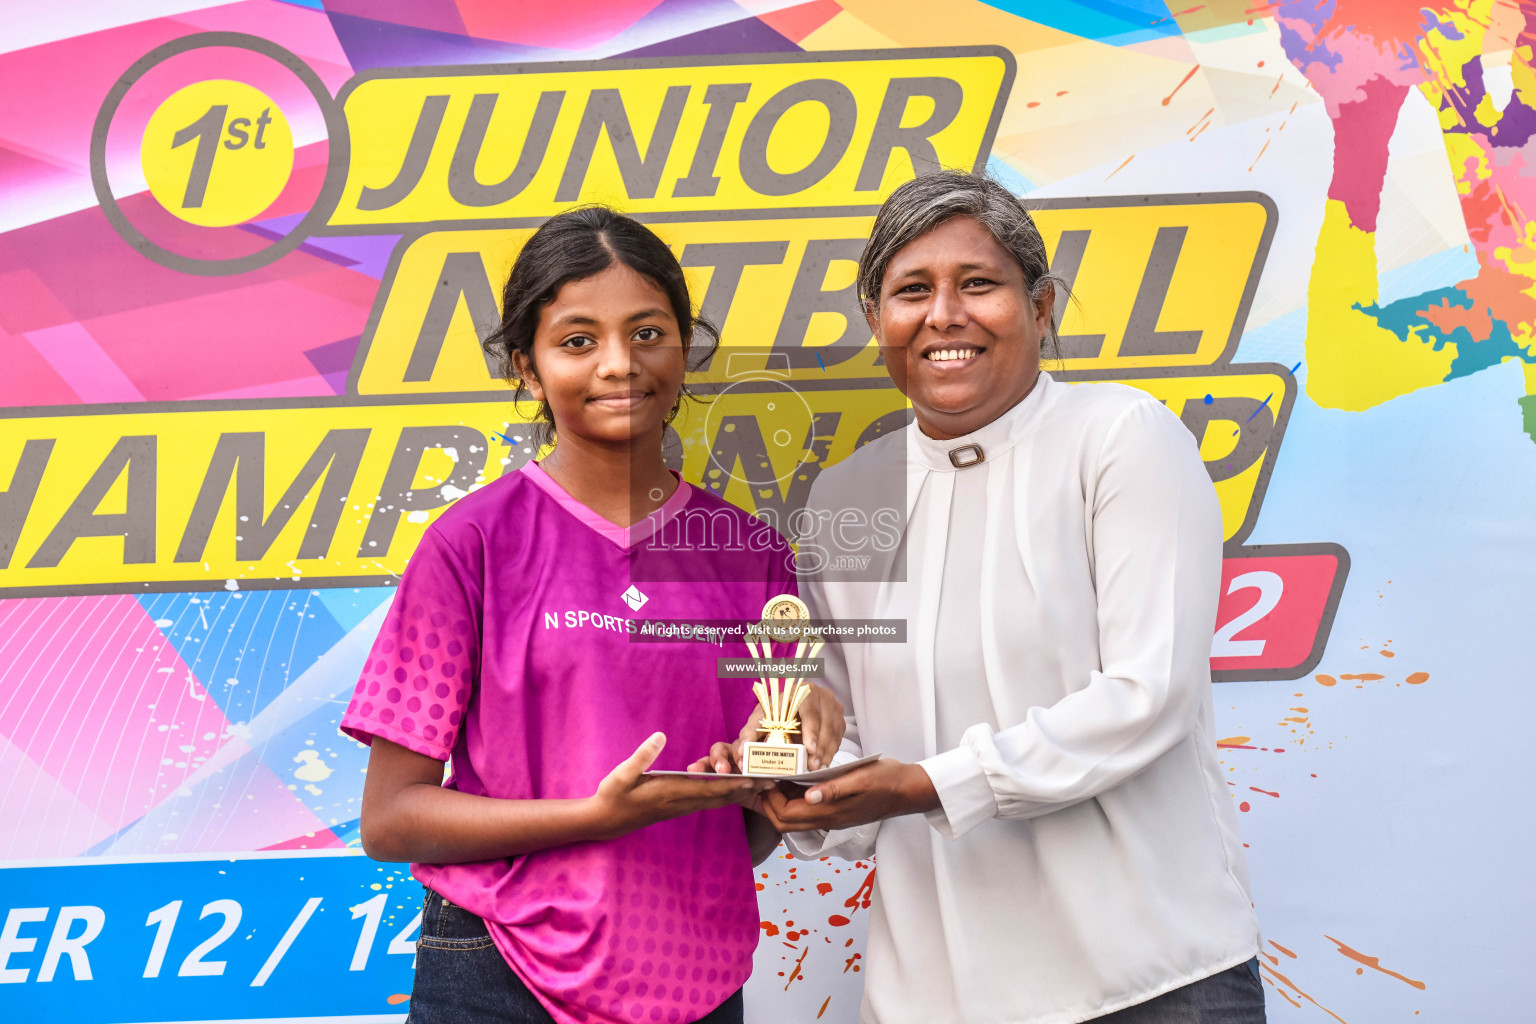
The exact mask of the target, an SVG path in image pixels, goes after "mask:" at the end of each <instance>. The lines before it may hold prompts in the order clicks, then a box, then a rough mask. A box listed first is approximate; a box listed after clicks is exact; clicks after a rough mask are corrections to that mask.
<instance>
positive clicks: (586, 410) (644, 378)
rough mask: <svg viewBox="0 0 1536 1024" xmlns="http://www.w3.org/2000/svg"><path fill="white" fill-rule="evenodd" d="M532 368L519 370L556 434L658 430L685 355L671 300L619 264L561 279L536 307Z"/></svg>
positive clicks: (627, 434) (607, 440) (607, 436)
mask: <svg viewBox="0 0 1536 1024" xmlns="http://www.w3.org/2000/svg"><path fill="white" fill-rule="evenodd" d="M533 358H534V366H535V370H536V372H529V369H528V368H527V367H526V366H524V365H521V360H520V361H519V362H520V365H519V366H518V371H519V373H520V374H521V375H522V377H523V381H524V383H525V384H526V386H527V388H528V391H529V393H530V394H532V395H533V397H534V398H535V399H538V400H540V401H543V402H547V403H548V404H549V408H550V412H551V413H552V414H553V415H554V418H555V433H556V434H557V436H559V437H562V438H565V437H573V436H574V437H580V438H582V439H584V440H587V441H591V442H594V443H598V444H608V445H623V444H630V443H633V442H635V441H639V440H643V439H646V438H648V437H649V436H650V435H653V434H654V435H656V436H657V437H658V438H659V437H660V434H661V431H662V427H663V424H664V422H665V420H666V417H667V414H668V413H669V412H671V411H672V406H673V405H674V404H675V403H676V402H677V396H678V393H679V390H680V389H681V387H682V383H683V375H684V372H685V371H686V369H687V366H686V364H687V354H686V350H685V348H684V345H683V338H682V335H681V332H680V330H679V328H678V323H677V317H676V316H674V315H673V313H672V302H671V300H670V299H668V298H667V293H666V292H665V291H663V290H662V289H661V287H660V286H658V285H657V284H656V282H654V281H652V280H651V279H650V278H648V277H645V276H644V275H642V274H638V273H636V272H635V271H633V270H631V269H630V268H629V267H626V266H624V265H623V264H622V263H615V264H614V265H613V266H611V267H609V268H608V269H607V270H604V271H601V272H600V273H597V274H594V275H592V276H591V277H587V278H582V279H581V280H579V281H570V282H567V283H566V284H565V285H564V286H563V287H562V288H561V289H560V291H559V292H558V293H557V294H556V295H555V298H554V301H552V302H550V303H549V304H548V305H546V306H545V307H544V308H543V310H542V311H541V312H540V313H539V324H538V327H537V329H536V330H535V332H534V339H533Z"/></svg>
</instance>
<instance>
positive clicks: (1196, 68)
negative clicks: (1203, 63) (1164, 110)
mask: <svg viewBox="0 0 1536 1024" xmlns="http://www.w3.org/2000/svg"><path fill="white" fill-rule="evenodd" d="M1199 70H1200V65H1199V64H1196V65H1195V66H1194V67H1192V68H1190V69H1189V74H1187V75H1185V76H1184V77H1183V78H1181V79H1180V80H1179V84H1178V85H1176V86H1174V87H1173V92H1171V93H1169V94H1168V95H1167V96H1164V97H1163V106H1165V107H1166V106H1167V105H1168V101H1169V100H1171V99H1173V97H1174V94H1175V93H1177V92H1178V91H1179V90H1180V89H1182V88H1184V83H1185V82H1187V81H1189V80H1190V79H1191V78H1194V77H1195V72H1196V71H1199Z"/></svg>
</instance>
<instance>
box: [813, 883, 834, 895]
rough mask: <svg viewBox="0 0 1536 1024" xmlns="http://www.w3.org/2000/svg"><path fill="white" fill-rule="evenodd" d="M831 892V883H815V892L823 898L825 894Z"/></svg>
mask: <svg viewBox="0 0 1536 1024" xmlns="http://www.w3.org/2000/svg"><path fill="white" fill-rule="evenodd" d="M831 891H832V883H831V882H817V883H816V892H817V893H819V894H820V895H822V896H825V895H826V894H827V893H829V892H831Z"/></svg>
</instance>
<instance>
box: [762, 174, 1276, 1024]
mask: <svg viewBox="0 0 1536 1024" xmlns="http://www.w3.org/2000/svg"><path fill="white" fill-rule="evenodd" d="M1057 287H1058V285H1057V283H1056V282H1055V281H1053V279H1052V277H1051V275H1050V273H1049V266H1048V260H1047V256H1046V251H1045V246H1044V243H1043V242H1042V241H1041V238H1040V234H1039V231H1038V230H1037V229H1036V227H1035V225H1034V223H1033V221H1032V220H1031V219H1030V216H1029V214H1028V213H1027V212H1026V211H1025V209H1024V207H1023V206H1022V205H1021V204H1020V203H1019V201H1018V200H1017V199H1016V198H1015V197H1014V196H1013V195H1011V194H1010V193H1009V192H1007V190H1005V189H1003V188H1002V187H1001V186H999V185H997V184H996V183H995V182H992V181H990V180H987V179H984V178H979V177H975V176H972V175H968V174H962V173H958V172H939V173H935V174H929V175H924V176H921V177H919V178H917V179H915V180H913V181H911V182H909V183H907V184H905V185H903V186H902V187H901V188H899V189H897V190H896V192H895V193H893V194H892V196H891V197H890V199H889V200H887V201H886V203H885V206H884V207H883V208H882V209H881V211H880V215H879V217H878V218H877V219H876V221H875V226H874V229H873V231H872V233H871V236H870V241H869V244H868V246H867V247H866V248H865V250H864V255H863V258H862V260H861V262H860V266H859V288H860V292H861V294H862V295H863V297H864V301H865V303H866V309H867V311H868V316H869V321H870V326H871V327H872V329H873V330H874V332H875V335H876V338H877V340H878V341H879V344H880V347H881V353H882V355H883V356H884V359H885V364H886V367H887V370H888V371H889V373H890V375H891V379H892V380H893V381H894V382H895V385H896V387H898V388H899V389H901V391H902V392H903V393H904V394H905V395H906V396H907V398H908V399H909V400H910V401H911V403H912V406H913V409H914V411H915V413H916V422H915V423H913V424H912V425H911V426H909V427H907V428H906V429H904V430H901V431H897V432H895V433H892V434H889V435H887V436H885V437H883V438H880V439H878V440H876V441H873V442H871V443H869V444H867V445H865V446H864V447H863V448H861V449H859V450H858V451H857V452H855V453H854V454H853V455H852V456H850V457H849V458H848V459H846V460H845V461H843V462H842V463H840V464H839V465H837V466H835V467H833V468H831V469H828V470H827V471H825V472H824V473H823V474H822V475H821V476H820V478H819V480H818V482H817V485H816V488H815V490H814V492H813V495H812V499H811V502H812V507H813V511H815V512H817V513H818V514H822V515H823V518H824V521H825V520H827V519H829V518H831V517H834V516H836V515H837V513H839V512H840V511H842V510H844V509H848V508H867V506H868V503H869V501H870V500H871V497H870V496H871V495H874V494H879V493H882V492H890V491H892V490H894V492H895V493H900V492H901V491H902V485H903V484H904V489H905V502H906V506H907V507H906V509H905V511H906V512H907V514H908V519H907V524H906V529H905V532H904V534H903V536H902V540H901V543H900V546H899V547H896V548H895V550H894V551H891V552H890V553H889V554H887V555H885V556H884V558H885V560H884V562H881V561H879V560H878V558H879V556H877V561H876V568H877V570H878V573H877V574H876V575H875V576H870V575H868V574H867V572H866V574H865V575H864V576H863V578H862V579H863V580H864V581H861V580H860V579H855V578H853V577H852V576H850V575H846V574H845V575H844V576H842V577H839V576H837V575H835V574H833V573H831V572H823V573H820V574H815V575H812V576H811V577H810V578H807V579H806V580H805V581H804V590H805V592H806V595H807V598H808V600H809V601H810V602H811V604H812V607H813V610H814V613H815V614H816V615H817V616H818V617H827V618H838V619H874V618H880V619H903V620H905V621H906V623H907V633H906V642H904V643H900V644H896V643H868V644H848V645H846V646H844V647H843V648H842V651H841V654H840V655H835V656H833V657H830V658H828V660H827V673H828V677H827V680H826V681H827V683H828V684H829V685H830V686H831V687H832V688H833V690H834V692H836V693H837V694H838V696H839V698H840V699H841V700H842V702H843V704H844V705H845V706H846V707H847V708H848V709H849V714H848V727H847V733H846V736H845V739H844V742H843V747H842V750H841V751H840V753H839V755H838V758H839V760H841V761H847V760H851V759H854V758H857V757H860V756H862V755H863V754H864V753H866V752H868V753H876V752H879V753H882V754H884V755H885V756H884V758H883V759H882V760H880V761H878V762H875V763H874V764H871V765H870V766H868V767H864V768H859V769H856V770H855V771H853V772H851V773H849V774H847V775H845V776H843V777H841V778H839V779H836V780H834V781H832V782H829V783H824V784H822V785H819V786H817V787H815V788H813V789H810V790H809V791H807V792H806V793H805V795H804V797H803V798H801V799H788V798H786V797H784V796H782V795H781V794H779V793H776V792H775V793H770V794H769V796H768V797H767V798H766V800H765V810H766V811H767V813H769V814H770V816H771V817H772V818H773V820H774V822H775V824H776V825H777V826H778V827H779V829H780V830H781V831H784V832H786V833H790V835H789V842H790V846H791V848H792V849H793V850H794V851H795V852H796V854H797V855H799V856H801V857H804V858H808V859H809V858H816V857H822V856H837V857H844V858H848V859H855V858H861V857H868V856H870V855H871V854H873V855H874V856H875V857H876V860H877V862H878V871H877V872H876V876H875V878H876V882H875V894H874V902H873V905H872V907H871V909H870V922H869V947H868V952H867V960H868V968H867V974H866V979H867V980H866V982H865V996H864V1004H863V1009H862V1018H863V1020H864V1021H865V1022H866V1024H908V1022H910V1024H943V1022H957V1024H958V1022H964V1024H1073V1022H1077V1021H1087V1020H1106V1021H1112V1022H1116V1024H1132V1022H1134V1024H1154V1022H1155V1024H1164V1022H1166V1024H1175V1022H1177V1024H1253V1022H1262V1021H1263V1019H1264V995H1263V988H1262V986H1261V984H1260V982H1259V979H1258V971H1257V964H1256V961H1255V959H1254V958H1255V956H1256V954H1257V952H1258V950H1259V927H1258V922H1257V920H1256V918H1255V915H1254V911H1253V906H1252V903H1251V901H1250V899H1249V895H1248V880H1247V867H1246V864H1245V861H1244V857H1243V847H1242V841H1241V839H1240V838H1239V835H1238V829H1237V820H1236V815H1235V813H1234V811H1233V808H1232V803H1231V798H1230V797H1229V796H1228V792H1227V790H1228V787H1227V785H1226V784H1225V781H1224V780H1223V778H1222V777H1221V774H1220V772H1219V770H1218V767H1217V764H1216V737H1215V734H1214V732H1213V728H1214V726H1213V724H1212V712H1211V679H1210V663H1209V658H1210V651H1211V635H1212V632H1213V629H1214V626H1215V618H1216V601H1217V593H1218V586H1219V578H1220V571H1221V557H1222V552H1221V547H1222V530H1221V514H1220V510H1219V508H1218V506H1217V502H1216V497H1215V493H1214V491H1213V490H1212V487H1211V483H1210V480H1209V478H1208V477H1207V475H1206V473H1205V471H1204V468H1203V466H1202V464H1201V460H1200V456H1199V454H1198V452H1197V450H1196V445H1195V443H1194V441H1193V439H1192V438H1191V436H1190V434H1189V432H1188V431H1187V430H1186V429H1185V428H1184V426H1183V425H1182V424H1181V423H1180V422H1179V420H1178V418H1177V417H1175V416H1174V415H1173V414H1172V413H1171V412H1169V411H1168V409H1166V408H1165V407H1164V406H1163V405H1162V404H1161V403H1159V402H1158V401H1157V400H1156V399H1154V398H1152V397H1150V396H1149V395H1148V394H1147V393H1146V392H1143V391H1138V390H1135V389H1132V388H1129V387H1125V386H1122V385H1119V384H1108V383H1085V384H1076V385H1068V384H1063V383H1061V382H1059V381H1056V380H1053V379H1052V378H1051V377H1050V375H1049V374H1047V373H1044V372H1042V371H1041V370H1040V358H1041V346H1042V342H1044V343H1045V344H1046V346H1047V355H1048V356H1049V355H1050V354H1051V348H1050V346H1052V345H1054V343H1055V325H1054V322H1053V306H1054V300H1055V296H1056V294H1057V291H1056V289H1057ZM833 521H835V520H833ZM833 539H838V540H840V541H842V542H846V541H847V532H846V531H843V532H842V533H841V534H834V537H833ZM888 546H889V545H888ZM866 550H867V549H866ZM833 564H838V563H833ZM871 580H873V581H872V582H871Z"/></svg>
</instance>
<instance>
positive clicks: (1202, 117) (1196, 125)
mask: <svg viewBox="0 0 1536 1024" xmlns="http://www.w3.org/2000/svg"><path fill="white" fill-rule="evenodd" d="M1214 113H1216V108H1215V107H1212V108H1211V109H1210V110H1207V111H1206V112H1205V113H1203V114H1201V115H1200V116H1199V117H1198V118H1196V119H1195V123H1194V124H1192V125H1190V126H1189V127H1188V128H1185V129H1184V134H1185V135H1188V134H1189V133H1190V132H1192V131H1194V130H1195V129H1196V128H1199V127H1200V123H1201V122H1202V121H1204V120H1205V119H1206V118H1208V117H1210V116H1211V115H1212V114H1214Z"/></svg>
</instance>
